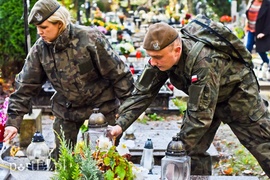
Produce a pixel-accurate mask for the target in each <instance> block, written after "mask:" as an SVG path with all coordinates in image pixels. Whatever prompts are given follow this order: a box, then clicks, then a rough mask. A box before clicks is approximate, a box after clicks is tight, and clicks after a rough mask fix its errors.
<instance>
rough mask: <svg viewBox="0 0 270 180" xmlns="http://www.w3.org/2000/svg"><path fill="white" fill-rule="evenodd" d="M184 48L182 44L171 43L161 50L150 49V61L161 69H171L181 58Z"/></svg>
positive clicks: (148, 52)
mask: <svg viewBox="0 0 270 180" xmlns="http://www.w3.org/2000/svg"><path fill="white" fill-rule="evenodd" d="M181 50H182V48H181V46H180V45H173V44H172V45H169V46H167V47H166V48H164V49H161V50H160V51H149V50H147V51H146V52H147V54H148V55H149V56H150V57H151V60H150V63H151V65H152V66H156V67H157V68H159V70H161V71H167V70H169V69H170V68H171V67H172V66H173V65H176V64H177V63H178V61H179V59H180V56H181V52H182V51H181Z"/></svg>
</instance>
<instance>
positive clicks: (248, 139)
mask: <svg viewBox="0 0 270 180" xmlns="http://www.w3.org/2000/svg"><path fill="white" fill-rule="evenodd" d="M192 25H193V24H192V23H190V26H189V27H190V29H192ZM193 29H194V27H193ZM197 42H198V41H197ZM195 44H197V43H196V41H195V40H194V38H193V39H192V38H189V37H186V36H182V34H180V33H178V31H177V30H176V29H174V28H173V27H171V26H170V25H168V24H166V23H156V24H153V25H150V27H149V29H148V31H147V33H146V35H145V37H144V41H143V47H144V48H145V49H146V52H147V54H148V55H149V56H150V60H149V62H148V64H147V65H146V66H145V68H144V70H143V72H142V74H141V76H140V77H138V80H137V81H136V82H135V87H136V90H135V91H134V92H133V93H132V96H131V97H130V98H128V99H127V100H126V101H125V102H124V103H123V104H122V105H121V106H120V108H119V111H120V113H119V118H118V119H117V125H116V126H113V127H112V128H111V129H110V135H111V136H117V135H118V134H120V133H122V132H123V131H125V130H126V129H127V128H128V127H129V126H130V125H131V124H132V123H133V122H134V121H135V120H136V119H137V118H138V117H139V116H140V115H141V114H142V113H143V112H144V111H145V110H146V108H147V107H148V106H149V105H150V104H151V102H152V101H153V99H154V98H155V97H156V96H157V94H158V92H159V90H160V88H161V87H162V86H163V85H164V84H165V83H166V81H167V80H168V79H170V82H171V83H172V84H173V85H174V87H175V88H177V89H180V90H182V91H184V92H185V93H186V94H188V95H189V99H188V102H187V110H186V112H185V115H184V117H183V125H182V127H181V130H180V133H179V137H180V138H181V140H182V141H183V142H184V144H185V148H186V150H187V153H188V155H189V156H191V175H211V173H212V162H211V157H210V155H209V154H208V153H207V150H208V148H209V146H210V144H211V143H212V141H213V138H214V136H215V133H216V131H217V129H218V127H219V125H220V124H221V122H223V123H226V124H228V125H229V126H230V128H231V129H232V131H233V132H234V134H235V135H236V136H237V138H238V139H239V140H240V142H241V143H242V144H243V145H244V146H245V147H246V148H247V149H248V150H249V151H250V152H251V153H252V155H254V157H255V158H256V159H257V161H258V162H259V164H260V166H261V167H262V169H263V170H264V171H265V173H266V174H267V175H268V176H269V177H270V171H269V167H270V151H269V149H270V114H269V112H268V110H267V107H266V105H265V104H264V102H263V100H262V98H261V96H260V94H259V87H258V84H257V79H256V76H255V75H254V73H253V72H252V69H251V68H250V67H248V66H246V64H245V63H243V62H240V61H239V60H235V59H231V58H228V57H229V56H228V54H226V53H223V52H222V51H220V50H217V49H214V48H212V47H211V46H208V45H204V46H202V48H201V49H200V51H196V50H197V48H194V49H193V47H198V46H196V45H195ZM198 44H202V43H201V42H200V43H198ZM238 45H239V47H238V48H241V49H244V50H245V51H243V52H244V54H245V55H246V57H247V59H246V61H247V62H250V61H251V55H250V53H249V52H248V51H247V50H246V48H245V46H244V44H242V43H241V42H240V41H239V44H238Z"/></svg>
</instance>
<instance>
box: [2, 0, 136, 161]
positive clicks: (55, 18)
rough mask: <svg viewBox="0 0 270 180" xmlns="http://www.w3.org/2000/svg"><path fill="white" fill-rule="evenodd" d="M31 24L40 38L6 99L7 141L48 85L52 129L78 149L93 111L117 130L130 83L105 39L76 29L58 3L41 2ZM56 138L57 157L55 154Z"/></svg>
mask: <svg viewBox="0 0 270 180" xmlns="http://www.w3.org/2000/svg"><path fill="white" fill-rule="evenodd" d="M28 23H29V24H34V25H35V26H36V28H37V32H38V35H39V36H40V38H39V39H38V40H37V41H36V42H35V44H34V45H33V46H32V48H31V50H30V52H29V54H28V55H27V57H26V60H25V64H24V66H23V69H22V70H21V72H20V73H19V74H18V76H17V77H16V87H17V88H16V91H15V92H14V93H13V94H11V95H10V98H9V108H8V121H7V123H6V127H5V139H4V141H7V140H9V139H12V138H14V137H15V136H16V134H17V132H18V130H19V128H20V124H21V122H22V120H23V116H24V114H27V113H28V112H29V104H30V102H31V98H32V97H34V96H36V95H38V93H39V92H40V90H41V89H42V85H43V84H44V83H45V82H46V81H47V80H49V81H50V82H51V84H52V85H53V88H54V89H55V94H54V95H53V97H52V98H51V99H52V112H53V114H54V115H55V117H56V118H55V121H54V125H53V128H54V130H55V131H56V132H57V133H58V134H61V133H60V127H62V128H63V131H64V134H65V138H66V139H67V140H69V141H71V143H72V145H74V144H75V143H76V140H77V134H78V131H79V129H80V127H81V125H82V124H83V123H84V121H85V120H86V119H88V118H89V116H90V115H91V114H92V111H93V109H94V108H99V111H100V112H101V113H103V114H104V116H105V118H106V120H107V122H108V124H109V125H115V116H116V114H117V111H118V107H119V105H120V104H121V102H123V101H124V100H125V99H126V98H127V97H128V96H130V94H131V92H132V90H133V77H132V74H131V72H130V70H129V68H128V67H127V66H126V65H125V64H124V63H123V61H122V60H121V59H120V57H119V55H118V53H116V52H115V51H114V50H113V48H112V46H111V45H110V43H109V42H108V40H107V39H106V38H105V36H104V35H103V34H102V33H101V32H99V31H98V30H97V29H96V28H91V27H85V26H80V25H75V24H73V23H72V22H71V17H70V14H69V12H68V10H67V9H66V8H64V7H63V6H61V5H60V4H59V3H58V2H57V1H56V0H39V1H37V2H36V3H35V5H34V6H33V8H32V10H31V12H30V14H29V18H28ZM58 147H59V140H58V138H56V150H55V152H56V155H55V157H54V158H57V157H58V155H57V153H58V152H59V151H58V150H57V148H58Z"/></svg>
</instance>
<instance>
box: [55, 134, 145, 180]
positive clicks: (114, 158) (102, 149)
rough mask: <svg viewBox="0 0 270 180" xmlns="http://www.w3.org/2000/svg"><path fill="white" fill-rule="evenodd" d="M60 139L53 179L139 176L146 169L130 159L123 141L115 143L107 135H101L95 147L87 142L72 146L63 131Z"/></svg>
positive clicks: (133, 178) (128, 179) (134, 179)
mask: <svg viewBox="0 0 270 180" xmlns="http://www.w3.org/2000/svg"><path fill="white" fill-rule="evenodd" d="M58 138H59V140H60V157H59V159H58V161H55V160H54V159H52V160H53V161H54V163H55V167H56V170H55V174H54V176H53V177H52V179H55V180H56V179H57V180H58V179H73V180H82V179H91V180H100V179H102V180H112V179H115V180H140V179H142V178H141V176H143V175H144V174H145V172H146V171H145V169H143V168H141V167H136V166H135V165H134V164H133V163H132V162H130V161H129V158H130V153H129V150H128V148H127V146H126V145H125V144H119V145H118V146H117V147H116V146H114V145H113V144H112V142H111V141H110V140H109V139H108V138H107V137H100V138H99V139H98V143H97V146H96V149H95V150H92V149H91V148H90V145H89V143H88V142H86V141H85V140H84V141H81V142H78V143H77V145H76V146H75V148H74V149H73V148H72V147H71V146H70V145H69V143H68V141H67V140H65V137H64V133H63V132H62V135H61V137H60V136H59V135H58Z"/></svg>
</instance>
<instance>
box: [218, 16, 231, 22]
mask: <svg viewBox="0 0 270 180" xmlns="http://www.w3.org/2000/svg"><path fill="white" fill-rule="evenodd" d="M219 21H220V22H222V23H229V22H231V21H232V17H231V16H228V15H223V16H221V17H220V18H219Z"/></svg>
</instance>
